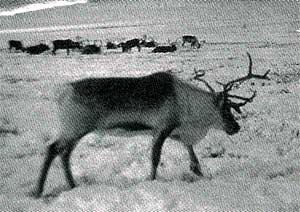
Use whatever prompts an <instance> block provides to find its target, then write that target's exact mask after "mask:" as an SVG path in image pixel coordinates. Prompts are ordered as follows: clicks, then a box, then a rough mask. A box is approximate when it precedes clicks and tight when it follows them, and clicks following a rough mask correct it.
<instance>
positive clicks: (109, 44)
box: [106, 41, 120, 49]
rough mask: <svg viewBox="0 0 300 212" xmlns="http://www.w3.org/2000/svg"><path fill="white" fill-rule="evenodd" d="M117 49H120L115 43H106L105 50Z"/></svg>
mask: <svg viewBox="0 0 300 212" xmlns="http://www.w3.org/2000/svg"><path fill="white" fill-rule="evenodd" d="M119 47H120V44H117V43H115V42H111V41H108V42H107V43H106V49H117V48H119Z"/></svg>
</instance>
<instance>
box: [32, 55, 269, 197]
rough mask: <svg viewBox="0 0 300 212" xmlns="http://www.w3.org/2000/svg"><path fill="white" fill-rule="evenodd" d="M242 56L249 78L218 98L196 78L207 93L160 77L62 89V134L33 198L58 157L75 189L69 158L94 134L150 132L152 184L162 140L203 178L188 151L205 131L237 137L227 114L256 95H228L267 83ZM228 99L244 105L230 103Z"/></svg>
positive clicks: (167, 76)
mask: <svg viewBox="0 0 300 212" xmlns="http://www.w3.org/2000/svg"><path fill="white" fill-rule="evenodd" d="M247 54H248V57H249V60H250V65H249V73H248V75H247V76H245V77H242V78H239V79H236V80H233V81H230V82H228V83H226V84H223V87H224V90H223V91H221V92H215V90H214V89H213V88H212V87H211V86H210V85H209V84H208V83H207V82H206V81H205V80H203V79H200V77H199V75H197V74H196V76H195V77H194V79H196V80H200V81H202V82H204V83H205V85H206V86H207V87H208V88H209V91H206V90H203V89H200V88H198V87H196V86H194V85H192V84H190V83H188V82H185V81H183V80H180V79H179V78H177V77H175V76H174V75H172V74H169V73H165V72H164V73H163V72H159V73H154V74H151V75H148V76H144V77H137V78H129V77H124V78H88V79H83V80H79V81H75V82H70V83H66V84H64V85H63V87H62V88H60V89H59V91H60V95H59V97H58V98H57V99H56V102H57V106H58V109H59V118H60V122H61V129H60V132H59V134H58V136H57V138H56V139H54V142H53V143H52V144H51V145H50V146H49V147H48V150H47V154H46V158H45V161H44V164H43V168H42V170H41V174H40V176H39V180H38V184H37V188H36V190H35V192H34V195H35V196H36V197H40V196H41V195H42V192H43V189H44V184H45V180H46V177H47V173H48V170H49V168H50V166H51V163H52V161H53V159H55V158H56V156H58V155H60V156H61V159H62V164H63V168H64V173H65V177H66V180H67V182H68V183H69V185H70V187H71V188H74V187H75V182H74V179H73V176H72V173H71V170H70V156H71V153H72V150H73V149H74V148H75V146H76V144H77V143H78V141H79V140H80V139H81V138H82V137H83V136H84V135H86V134H87V133H89V132H92V131H94V130H103V131H108V130H110V129H114V128H127V129H150V130H151V132H152V135H153V146H152V153H151V158H152V168H151V174H150V179H151V180H154V179H155V178H156V170H157V166H158V164H159V161H160V156H161V150H162V146H163V143H164V142H165V140H166V138H167V137H171V138H173V139H176V140H178V141H180V142H181V143H182V144H183V145H184V147H185V148H186V149H187V150H188V153H189V157H190V168H191V170H192V171H193V172H194V173H195V174H196V175H198V176H202V175H203V174H202V172H201V168H200V165H199V161H198V159H197V157H196V155H195V153H194V150H193V145H194V144H196V143H197V142H198V141H199V140H201V139H203V138H204V137H205V136H206V134H207V132H208V130H209V129H210V128H216V129H221V130H223V131H225V132H226V133H227V134H229V135H233V134H235V133H237V132H238V131H239V130H240V126H239V124H238V123H237V121H236V120H235V118H234V116H233V114H232V112H231V109H234V110H236V111H237V112H239V113H240V112H241V110H240V107H242V106H244V105H245V104H246V103H248V102H251V101H252V100H253V98H254V97H255V93H254V94H253V95H252V96H251V97H250V98H246V97H240V96H237V95H231V94H229V93H228V92H229V91H230V90H231V89H232V87H233V85H234V84H235V83H237V82H243V81H245V80H247V79H250V78H258V79H268V77H267V74H268V72H266V73H265V74H264V75H255V74H252V60H251V57H250V55H249V53H247ZM229 98H236V99H239V100H242V101H243V102H241V103H235V102H232V101H231V100H230V99H229Z"/></svg>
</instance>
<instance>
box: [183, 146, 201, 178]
mask: <svg viewBox="0 0 300 212" xmlns="http://www.w3.org/2000/svg"><path fill="white" fill-rule="evenodd" d="M185 147H186V149H187V150H188V152H189V157H190V169H191V171H192V172H194V173H195V174H196V175H198V176H200V177H203V174H202V172H201V167H200V163H199V160H198V158H197V156H196V154H195V152H194V149H193V146H192V145H186V146H185Z"/></svg>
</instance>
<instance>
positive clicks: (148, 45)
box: [141, 35, 157, 48]
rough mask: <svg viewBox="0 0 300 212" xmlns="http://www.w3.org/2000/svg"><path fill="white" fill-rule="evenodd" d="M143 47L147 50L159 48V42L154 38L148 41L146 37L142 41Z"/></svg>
mask: <svg viewBox="0 0 300 212" xmlns="http://www.w3.org/2000/svg"><path fill="white" fill-rule="evenodd" d="M141 46H143V47H146V48H152V47H156V46H157V42H156V41H155V40H154V39H153V38H150V39H148V38H147V35H144V36H143V39H142V41H141Z"/></svg>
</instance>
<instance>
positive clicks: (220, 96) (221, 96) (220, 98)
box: [215, 92, 225, 108]
mask: <svg viewBox="0 0 300 212" xmlns="http://www.w3.org/2000/svg"><path fill="white" fill-rule="evenodd" d="M224 103H225V95H224V93H223V92H219V93H217V95H216V98H215V105H216V106H217V107H218V108H222V106H223V105H224Z"/></svg>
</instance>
